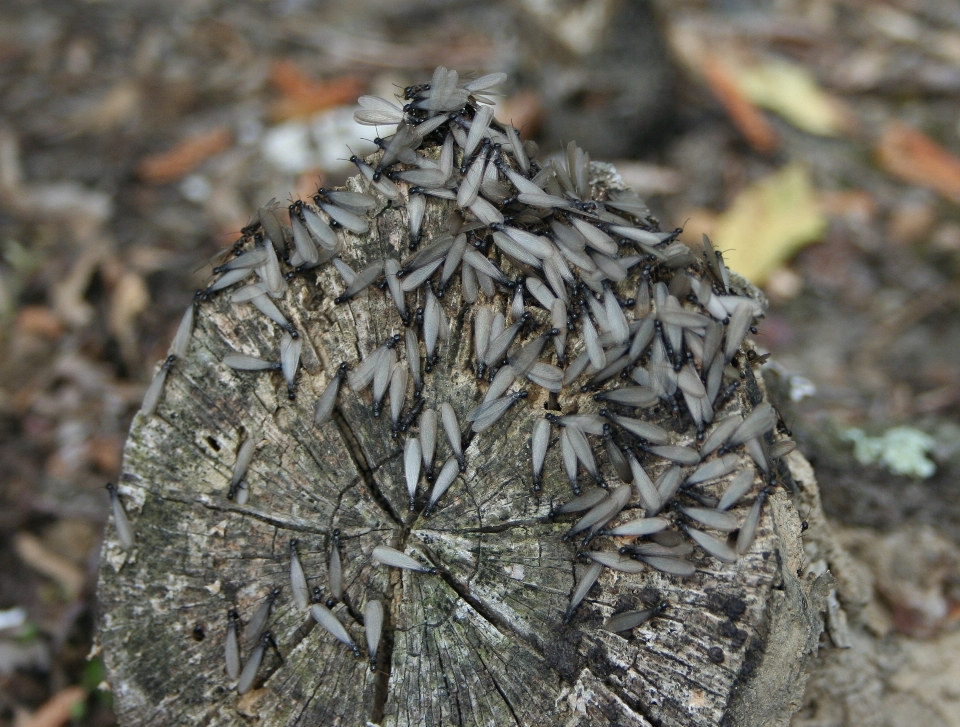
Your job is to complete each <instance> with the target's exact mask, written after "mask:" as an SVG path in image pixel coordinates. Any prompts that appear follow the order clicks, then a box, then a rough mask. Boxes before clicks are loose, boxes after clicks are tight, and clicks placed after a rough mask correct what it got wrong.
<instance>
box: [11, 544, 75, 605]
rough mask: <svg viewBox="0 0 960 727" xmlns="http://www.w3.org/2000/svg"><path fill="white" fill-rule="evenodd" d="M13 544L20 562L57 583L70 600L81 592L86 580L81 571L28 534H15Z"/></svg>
mask: <svg viewBox="0 0 960 727" xmlns="http://www.w3.org/2000/svg"><path fill="white" fill-rule="evenodd" d="M14 543H15V546H16V549H17V555H18V556H19V557H20V560H22V561H23V562H24V563H26V564H27V565H28V566H30V567H31V568H33V569H34V570H35V571H37V572H38V573H42V574H43V575H45V576H47V577H49V578H52V579H53V580H55V581H57V583H59V584H60V585H61V586H62V587H63V589H64V590H65V591H66V592H67V594H68V595H69V597H70V599H71V600H72V599H74V598H76V597H77V596H78V595H79V593H80V591H81V590H83V584H84V581H85V580H86V578H85V577H84V575H83V571H82V570H80V569H79V568H78V567H77V566H75V565H74V564H73V563H71V562H70V561H69V560H67V559H66V558H64V557H62V556H60V555H57V554H56V553H54V552H53V551H52V550H50V549H49V548H47V546H45V545H44V544H43V542H42V541H41V540H40V539H39V538H37V537H36V536H34V535H30V534H29V533H17V536H16V539H15V541H14Z"/></svg>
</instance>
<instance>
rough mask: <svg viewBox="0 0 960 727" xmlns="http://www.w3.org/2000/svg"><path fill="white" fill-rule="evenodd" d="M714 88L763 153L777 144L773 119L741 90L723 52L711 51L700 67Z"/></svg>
mask: <svg viewBox="0 0 960 727" xmlns="http://www.w3.org/2000/svg"><path fill="white" fill-rule="evenodd" d="M700 70H701V71H702V72H703V75H704V78H706V80H707V84H708V85H709V86H710V90H711V91H713V93H714V95H715V96H716V97H717V98H718V99H719V101H720V103H722V104H723V106H724V108H725V109H726V110H727V113H728V114H729V115H730V120H731V121H733V123H734V125H735V126H736V127H737V129H738V130H739V131H740V133H741V134H743V137H744V139H746V141H747V143H748V144H750V146H752V147H753V148H754V149H756V150H757V151H758V152H761V153H762V154H769V153H770V152H772V151H773V150H775V149H776V148H777V135H776V134H775V133H774V131H773V127H772V126H771V125H770V122H769V121H767V119H766V117H765V116H764V115H763V112H761V111H760V109H758V108H757V107H756V106H754V105H753V103H751V102H750V100H749V99H748V98H747V97H746V96H745V95H744V94H743V93H742V92H741V90H740V87H739V85H738V84H737V81H736V79H735V78H734V75H733V73H732V72H731V71H730V69H729V68H728V67H727V64H726V63H725V62H724V61H723V59H721V58H720V57H719V56H717V55H716V54H713V53H708V54H706V55H705V56H704V57H703V63H702V65H701V67H700Z"/></svg>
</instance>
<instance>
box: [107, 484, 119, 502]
mask: <svg viewBox="0 0 960 727" xmlns="http://www.w3.org/2000/svg"><path fill="white" fill-rule="evenodd" d="M104 487H105V488H106V490H107V492H109V493H110V499H111V500H112V499H113V498H115V497H116V496H117V486H116V485H115V484H113V483H112V482H108V483H107V484H105V485H104Z"/></svg>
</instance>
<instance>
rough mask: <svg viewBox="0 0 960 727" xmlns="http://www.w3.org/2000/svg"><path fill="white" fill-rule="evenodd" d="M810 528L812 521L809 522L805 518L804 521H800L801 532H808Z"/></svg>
mask: <svg viewBox="0 0 960 727" xmlns="http://www.w3.org/2000/svg"><path fill="white" fill-rule="evenodd" d="M809 528H810V523H808V522H807V521H806V520H803V521H801V522H800V532H801V533H805V532H807V530H808V529H809Z"/></svg>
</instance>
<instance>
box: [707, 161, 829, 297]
mask: <svg viewBox="0 0 960 727" xmlns="http://www.w3.org/2000/svg"><path fill="white" fill-rule="evenodd" d="M826 224H827V220H826V218H825V217H824V215H823V212H822V210H821V209H820V205H819V203H818V201H817V195H816V191H815V190H814V188H813V183H812V181H811V179H810V170H809V169H807V167H806V166H805V165H803V164H800V163H799V162H793V163H791V164H788V165H787V166H785V167H784V168H783V169H781V170H780V171H778V172H775V173H774V174H771V175H770V176H769V177H766V178H765V179H761V180H760V181H759V182H756V183H754V184H752V185H751V186H749V187H747V188H746V189H744V190H743V191H742V192H741V193H740V194H739V195H738V196H737V198H736V199H735V200H734V201H733V204H732V205H731V206H730V209H729V210H727V211H726V212H724V213H723V214H722V215H720V217H719V219H718V220H717V226H716V237H715V239H714V241H713V242H714V246H715V247H716V248H717V249H718V250H720V251H721V252H723V259H724V261H725V262H726V263H727V266H728V267H730V269H732V270H735V271H736V272H738V273H740V274H741V275H743V276H744V277H745V278H747V280H749V281H750V282H751V283H754V284H756V285H760V284H762V283H763V282H764V281H765V280H766V278H767V276H768V275H769V274H770V273H771V272H772V271H773V270H774V269H775V268H777V267H778V266H780V265H782V264H783V263H784V262H786V261H787V260H788V259H789V258H790V257H791V256H792V255H793V254H794V253H795V252H796V251H797V250H799V249H800V248H801V247H803V246H805V245H808V244H809V243H811V242H816V241H817V240H819V239H820V236H821V235H822V234H823V231H824V228H825V227H826Z"/></svg>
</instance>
